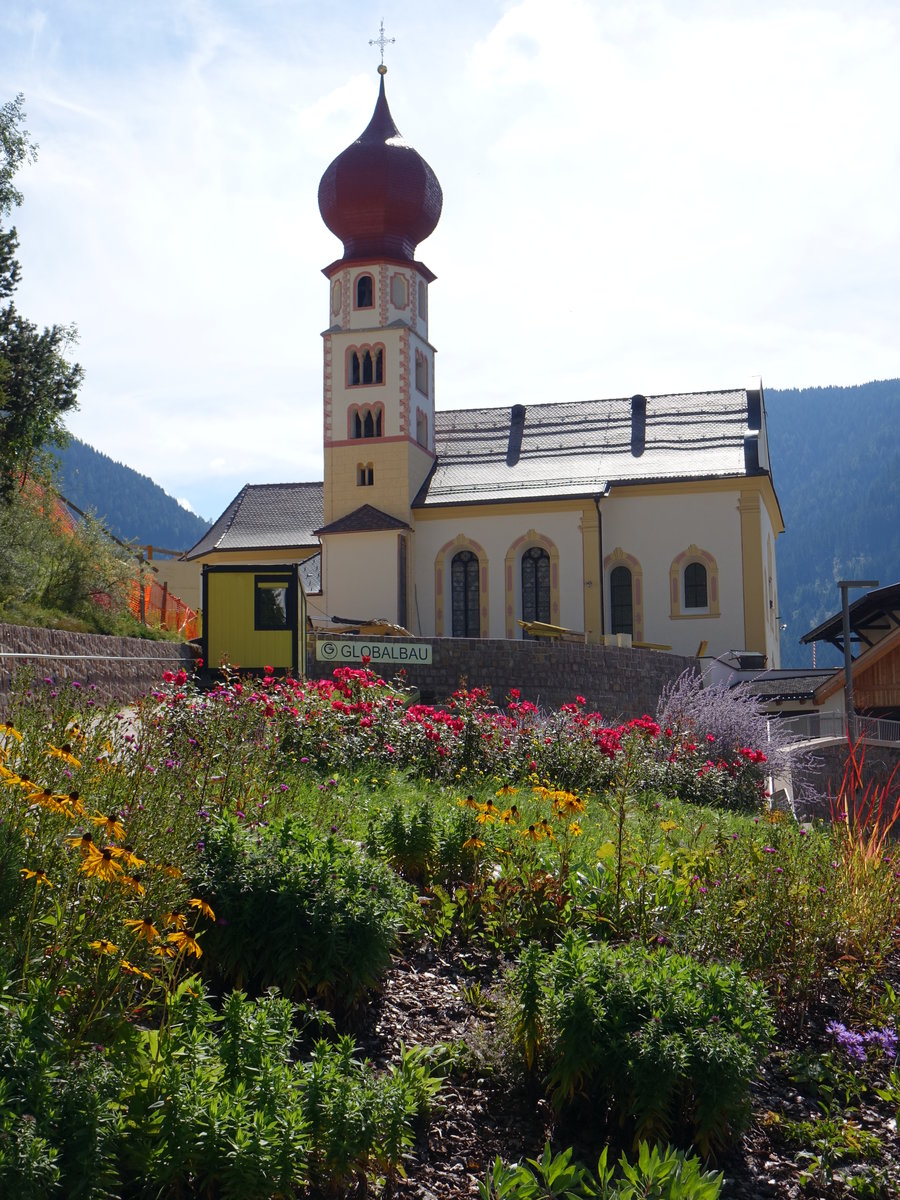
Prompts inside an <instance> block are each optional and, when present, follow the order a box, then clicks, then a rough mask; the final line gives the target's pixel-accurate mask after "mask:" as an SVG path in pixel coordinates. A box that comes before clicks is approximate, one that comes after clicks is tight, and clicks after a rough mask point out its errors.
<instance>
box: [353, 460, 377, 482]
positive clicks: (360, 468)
mask: <svg viewBox="0 0 900 1200" xmlns="http://www.w3.org/2000/svg"><path fill="white" fill-rule="evenodd" d="M374 482H375V468H374V467H373V465H372V463H357V464H356V486H357V487H371V486H372V485H373V484H374Z"/></svg>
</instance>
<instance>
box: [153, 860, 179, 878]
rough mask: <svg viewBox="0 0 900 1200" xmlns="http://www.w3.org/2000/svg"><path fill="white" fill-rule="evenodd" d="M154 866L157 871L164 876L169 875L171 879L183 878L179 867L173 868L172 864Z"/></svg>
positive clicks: (165, 863) (155, 864)
mask: <svg viewBox="0 0 900 1200" xmlns="http://www.w3.org/2000/svg"><path fill="white" fill-rule="evenodd" d="M153 865H154V866H155V867H156V869H157V871H162V873H163V875H168V877H169V878H170V879H180V878H181V876H182V872H181V871H180V870H179V869H178V867H173V866H172V864H171V863H167V862H164V863H154V864H153Z"/></svg>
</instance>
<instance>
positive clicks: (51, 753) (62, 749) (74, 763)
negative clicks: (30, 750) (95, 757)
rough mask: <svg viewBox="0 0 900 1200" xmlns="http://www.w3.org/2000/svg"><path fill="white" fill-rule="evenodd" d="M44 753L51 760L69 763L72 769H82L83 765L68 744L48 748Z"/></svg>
mask: <svg viewBox="0 0 900 1200" xmlns="http://www.w3.org/2000/svg"><path fill="white" fill-rule="evenodd" d="M44 753H45V754H46V755H47V756H48V757H49V758H58V759H59V760H60V761H61V762H64V763H68V764H69V766H70V767H80V766H81V763H80V762H79V760H78V759H77V758H76V757H75V755H74V754H73V753H72V747H71V746H70V745H69V743H68V742H66V743H64V744H63V745H62V746H52V745H51V746H48V747H47V749H46V750H45V751H44Z"/></svg>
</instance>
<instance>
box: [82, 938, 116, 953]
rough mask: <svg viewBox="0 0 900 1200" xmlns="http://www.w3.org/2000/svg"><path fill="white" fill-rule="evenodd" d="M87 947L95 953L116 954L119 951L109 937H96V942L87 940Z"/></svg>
mask: <svg viewBox="0 0 900 1200" xmlns="http://www.w3.org/2000/svg"><path fill="white" fill-rule="evenodd" d="M88 949H89V950H94V951H95V952H96V953H97V954H118V952H119V947H118V946H117V945H116V944H115V942H111V941H110V940H109V938H98V940H97V941H96V942H88Z"/></svg>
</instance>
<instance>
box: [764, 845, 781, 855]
mask: <svg viewBox="0 0 900 1200" xmlns="http://www.w3.org/2000/svg"><path fill="white" fill-rule="evenodd" d="M762 852H763V854H777V853H778V851H777V850H776V849H775V847H774V846H763V848H762Z"/></svg>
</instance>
